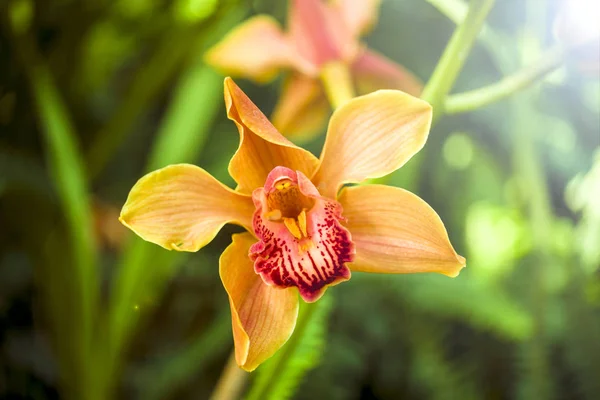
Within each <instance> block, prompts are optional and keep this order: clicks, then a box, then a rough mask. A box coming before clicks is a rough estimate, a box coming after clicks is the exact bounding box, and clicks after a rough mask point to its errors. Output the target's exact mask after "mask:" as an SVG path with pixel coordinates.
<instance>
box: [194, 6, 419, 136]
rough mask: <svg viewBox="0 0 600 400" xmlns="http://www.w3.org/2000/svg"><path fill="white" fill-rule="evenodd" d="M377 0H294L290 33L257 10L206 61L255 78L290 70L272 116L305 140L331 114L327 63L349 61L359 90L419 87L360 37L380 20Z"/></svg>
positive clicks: (412, 89) (282, 127)
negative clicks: (325, 78)
mask: <svg viewBox="0 0 600 400" xmlns="http://www.w3.org/2000/svg"><path fill="white" fill-rule="evenodd" d="M379 3H380V1H379V0H334V1H331V2H323V1H321V0H292V2H291V5H290V11H289V18H288V27H287V28H288V29H287V32H284V31H282V29H281V27H280V26H279V24H278V22H277V21H275V19H273V18H272V17H271V16H268V15H258V16H255V17H252V18H250V19H248V20H247V21H245V22H244V23H242V24H241V25H239V26H238V27H236V28H235V29H234V30H232V31H231V32H230V33H229V34H228V35H227V36H226V37H225V38H224V39H223V40H222V41H221V42H220V43H218V44H217V45H216V46H215V47H213V48H212V49H210V50H209V51H208V52H207V54H206V60H207V62H208V63H209V64H210V65H212V66H214V67H215V68H217V69H218V70H220V71H222V72H223V73H225V74H230V75H234V76H240V77H245V78H249V79H252V80H254V81H256V82H267V81H270V80H271V79H273V78H274V77H275V76H276V75H277V74H278V73H279V71H280V70H282V69H286V70H290V71H291V73H290V75H289V76H287V77H286V79H285V82H284V85H283V92H282V94H281V96H280V98H279V102H278V103H277V105H276V106H275V110H274V111H273V114H272V116H271V120H272V121H273V124H274V125H275V127H276V128H277V129H278V130H279V131H280V132H282V133H283V134H284V135H285V136H287V137H294V138H296V139H304V140H306V139H309V138H311V137H313V136H314V135H315V134H318V133H319V132H321V131H322V130H323V127H324V126H325V123H326V122H327V118H328V117H329V115H330V106H329V104H328V100H327V97H326V92H325V90H324V87H323V84H322V82H321V79H320V78H321V77H322V75H323V72H324V71H325V70H326V69H327V68H328V67H329V66H332V65H336V64H337V65H339V64H342V65H344V68H347V69H348V70H349V73H350V75H351V81H350V82H349V83H351V84H353V85H354V87H355V88H356V91H357V92H358V94H366V93H370V92H372V91H375V90H377V89H398V90H402V91H404V92H407V93H409V94H411V95H414V96H418V95H419V94H420V92H421V89H422V84H421V82H420V81H419V79H418V78H416V77H415V76H414V75H413V74H412V73H411V72H409V71H408V70H406V69H405V68H404V67H402V66H400V65H398V64H396V63H395V62H393V61H391V60H389V59H388V58H386V57H384V56H383V55H381V54H379V53H377V52H375V51H373V50H370V49H368V48H367V47H366V46H365V45H364V44H362V43H361V42H360V41H359V38H360V36H361V35H362V34H364V33H365V32H366V31H368V30H369V29H370V28H371V27H372V26H373V25H374V24H375V23H376V20H377V12H378V9H379ZM332 84H333V85H335V84H336V82H332ZM336 106H337V105H336Z"/></svg>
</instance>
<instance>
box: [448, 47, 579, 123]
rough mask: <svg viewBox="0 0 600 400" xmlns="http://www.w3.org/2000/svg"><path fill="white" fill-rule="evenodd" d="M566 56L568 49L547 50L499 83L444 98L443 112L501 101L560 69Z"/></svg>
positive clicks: (465, 110)
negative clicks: (537, 58)
mask: <svg viewBox="0 0 600 400" xmlns="http://www.w3.org/2000/svg"><path fill="white" fill-rule="evenodd" d="M567 54H568V49H566V48H563V47H557V48H554V49H552V50H549V51H548V52H547V53H546V54H545V55H543V56H542V57H541V58H540V60H538V62H537V63H535V64H533V65H530V66H528V67H525V68H523V69H522V70H520V71H518V72H515V73H514V74H512V75H509V76H507V77H505V78H503V79H502V80H500V81H499V82H496V83H493V84H491V85H488V86H485V87H482V88H479V89H475V90H471V91H468V92H464V93H458V94H455V95H451V96H449V97H448V98H446V102H445V106H444V110H445V112H446V113H447V114H457V113H462V112H467V111H472V110H475V109H477V108H481V107H484V106H487V105H488V104H491V103H494V102H497V101H499V100H502V99H504V98H506V97H508V96H510V95H512V94H513V93H515V92H517V91H519V90H522V89H524V88H526V87H528V86H530V85H532V84H533V83H535V82H536V81H537V80H538V79H539V78H542V77H543V76H544V75H546V74H547V73H549V72H551V71H553V70H555V69H556V68H558V67H560V66H561V65H562V63H563V61H564V60H565V57H566V55H567Z"/></svg>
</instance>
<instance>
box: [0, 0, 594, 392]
mask: <svg viewBox="0 0 600 400" xmlns="http://www.w3.org/2000/svg"><path fill="white" fill-rule="evenodd" d="M575 3H577V4H578V6H579V7H580V8H579V9H577V13H576V14H575V15H579V16H580V18H581V19H575V20H574V21H575V22H573V21H571V23H572V24H573V23H574V25H568V24H567V25H566V27H565V26H562V29H556V26H557V22H556V19H557V18H558V17H560V16H561V15H565V11H564V8H563V7H567V6H570V4H572V5H574V4H575ZM466 5H467V3H466V2H464V1H460V0H447V1H442V0H383V1H382V5H381V10H380V19H379V23H378V25H377V26H376V27H374V29H373V31H372V32H371V33H370V34H369V35H368V36H367V37H366V38H365V41H366V42H367V43H368V44H369V46H370V47H371V48H373V49H376V50H378V51H379V52H381V53H383V54H385V55H387V56H388V57H389V58H391V59H393V60H395V61H397V62H399V63H401V64H403V65H404V66H405V67H407V68H409V69H410V70H411V71H413V72H414V73H415V74H416V75H417V76H419V77H420V78H421V79H422V80H423V81H424V82H426V81H427V79H428V78H429V76H430V75H431V73H432V71H433V70H434V68H435V66H436V63H437V61H438V59H439V58H440V55H441V54H442V52H443V50H444V48H445V46H446V44H447V42H448V40H449V38H450V36H451V35H452V32H453V31H454V28H455V26H456V25H455V23H456V21H457V20H458V18H459V17H458V16H460V15H461V12H464V9H465V6H466ZM594 7H597V4H596V2H595V1H592V0H589V1H579V2H577V1H562V0H527V1H522V0H503V1H497V2H496V4H495V6H494V8H493V9H492V11H491V13H490V15H489V17H488V19H487V22H486V26H485V28H484V30H483V31H482V34H480V36H479V39H478V41H477V42H476V44H475V47H474V49H473V51H472V52H471V54H470V55H469V57H468V60H467V62H466V64H465V67H464V70H463V71H462V73H461V74H460V76H459V78H458V80H457V82H456V85H455V86H454V89H453V93H458V92H462V91H465V90H471V89H476V88H478V87H481V86H483V85H486V84H490V83H493V82H496V81H498V80H499V79H500V78H502V77H503V76H505V75H508V74H510V73H512V72H515V71H518V70H519V69H520V68H522V67H523V66H526V65H530V64H534V63H535V62H536V60H538V59H539V57H540V55H541V54H542V53H543V52H544V51H545V50H546V49H550V48H553V47H554V46H556V45H558V44H560V42H561V41H563V42H564V41H568V40H569V34H570V33H572V32H575V31H577V29H584V28H586V27H589V26H591V27H592V28H591V29H598V26H599V25H600V20H599V19H594V18H591V19H590V18H588V17H589V16H590V15H592V16H594V15H598V14H597V10H596V11H594V10H593V8H594ZM286 9H287V2H284V1H280V0H255V1H250V0H248V1H245V0H239V1H233V0H230V1H217V0H213V1H208V0H1V1H0V17H1V20H0V27H1V28H2V29H1V30H0V398H3V399H58V398H71V399H105V398H122V399H125V398H127V399H129V398H132V399H134V398H138V399H204V398H208V397H209V396H210V393H211V391H212V390H213V389H214V387H215V385H216V382H217V380H218V377H219V375H220V373H221V370H222V369H223V366H224V365H225V364H226V362H227V359H228V357H229V353H230V352H231V349H232V338H231V321H230V315H229V306H228V301H227V296H226V294H225V291H224V290H223V288H222V285H221V282H220V279H219V276H218V257H219V255H220V254H221V252H222V251H223V250H224V249H225V247H226V246H227V245H228V244H229V243H230V240H231V239H230V236H231V234H232V233H234V232H239V231H240V228H237V227H234V226H226V227H225V228H224V229H223V230H222V231H221V233H220V234H219V235H218V236H217V238H216V239H215V240H214V241H213V242H212V243H211V244H210V245H209V246H207V247H206V248H204V249H203V250H201V251H200V252H198V253H195V254H174V253H172V252H168V251H165V250H163V249H161V248H159V247H158V246H154V245H151V244H147V243H145V242H143V241H142V240H141V239H138V238H137V237H134V235H133V234H132V233H131V232H129V231H127V230H125V228H123V227H122V226H121V225H120V223H119V222H118V220H117V218H118V213H119V210H120V207H121V206H122V204H123V203H124V201H125V199H126V196H127V193H128V191H129V189H130V188H131V187H132V186H133V184H134V183H135V182H136V180H137V179H138V178H140V177H141V176H142V175H143V174H144V173H145V172H148V171H150V170H153V169H156V168H160V167H163V166H165V165H168V164H170V163H176V162H192V163H194V164H197V165H200V166H201V167H203V168H205V169H206V170H208V171H209V172H210V173H212V174H213V175H214V176H216V177H217V178H218V179H220V180H221V181H222V182H225V183H226V184H228V185H230V186H233V181H232V179H231V177H230V176H229V175H228V173H227V164H228V162H229V158H230V157H231V155H232V154H233V152H234V151H235V149H236V148H237V144H238V133H237V130H236V128H235V126H234V124H233V123H231V121H228V120H227V119H226V117H225V112H224V107H223V90H222V79H223V77H222V76H220V75H219V74H218V73H216V72H214V71H213V70H212V69H211V68H210V67H208V66H206V65H204V63H203V54H204V52H205V51H206V49H208V48H209V47H210V46H212V45H214V44H215V43H216V42H217V41H218V40H220V39H221V38H222V37H223V35H224V34H225V33H226V32H228V31H229V30H230V29H231V28H232V27H234V26H235V25H236V24H238V23H239V22H240V21H243V20H245V19H247V18H248V17H250V16H252V15H256V14H270V15H273V16H274V17H275V18H277V19H278V20H279V21H281V22H282V23H284V21H285V18H286ZM594 12H596V14H594ZM453 19H454V20H453ZM586 24H587V25H586ZM590 24H591V25H590ZM599 65H600V49H599V48H598V46H597V45H593V46H588V47H586V48H582V49H579V51H577V52H575V53H570V54H569V56H568V57H566V59H565V60H564V63H563V65H562V66H561V67H560V68H557V69H555V70H554V71H553V72H551V73H549V74H547V75H544V76H543V78H541V79H540V81H539V84H536V85H534V86H531V87H528V88H526V89H524V90H522V91H520V92H518V93H516V94H514V95H512V96H511V97H509V98H507V99H504V100H502V101H499V102H497V103H494V104H491V105H489V106H486V107H484V108H481V109H479V110H476V111H473V112H469V113H463V114H456V115H446V116H442V117H441V118H440V120H439V121H438V123H437V125H436V126H435V127H434V129H433V130H432V132H431V135H430V138H429V141H428V144H427V146H426V147H425V149H424V150H423V154H422V155H421V156H420V158H421V160H420V162H418V163H416V162H409V164H407V165H406V166H405V167H404V168H403V169H402V171H401V172H400V173H398V174H394V175H393V176H392V178H391V179H392V182H391V183H392V184H394V185H397V186H401V187H406V188H408V189H410V190H412V191H414V192H415V193H417V194H419V195H420V196H421V197H422V198H424V199H425V200H426V201H427V202H428V203H429V204H431V205H432V207H433V208H434V209H435V210H436V211H437V212H438V213H439V214H440V216H441V217H442V220H443V221H444V222H445V224H446V227H447V229H448V232H449V235H450V238H451V240H452V242H453V244H454V246H455V248H456V250H457V251H458V253H460V254H462V255H464V256H465V257H466V258H467V262H468V263H467V268H466V269H465V270H463V272H461V274H460V276H459V277H458V278H456V279H449V278H447V277H444V276H441V275H440V276H437V275H435V276H434V275H396V276H392V275H366V274H364V275H363V274H360V273H355V274H354V275H353V277H352V280H351V281H349V282H348V283H344V284H342V285H339V286H336V287H335V288H334V289H331V290H329V291H328V292H327V296H326V297H327V298H328V299H327V300H326V301H327V303H328V306H327V307H326V308H325V311H322V312H321V314H322V315H320V316H319V320H318V321H317V322H315V326H314V327H313V331H312V333H311V335H310V337H309V340H306V343H303V344H302V346H303V347H302V348H301V351H300V352H299V353H298V354H296V358H297V361H298V363H297V365H296V367H294V368H296V370H297V371H295V372H294V373H291V374H287V375H284V376H283V377H281V380H282V381H281V382H280V386H281V384H282V385H283V386H284V387H283V388H279V389H278V390H280V391H279V392H273V391H272V392H271V393H270V394H269V396H270V397H269V396H267V395H264V396H261V395H260V394H257V393H260V390H259V389H256V388H257V387H260V385H261V383H260V380H261V379H262V380H263V382H265V379H267V378H268V377H265V376H264V374H263V376H262V377H261V368H259V369H258V370H257V372H256V373H253V374H252V375H251V376H250V381H249V385H250V386H249V387H250V388H251V389H250V392H251V393H253V396H254V397H253V398H259V399H260V398H275V399H277V398H287V397H289V398H294V399H307V400H308V399H315V398H318V399H400V398H402V399H484V398H485V399H595V398H597V396H598V393H600V379H599V376H598V371H600V272H599V267H600V152H599V150H598V149H599V148H600V79H599V76H598V74H599V72H598V71H599V69H598V68H599ZM237 82H238V84H240V85H241V87H242V88H243V89H244V90H245V91H246V93H247V94H248V95H249V97H250V98H251V99H252V100H253V101H254V102H255V103H256V104H257V105H258V106H259V108H260V109H261V110H263V111H264V112H265V113H269V112H270V111H271V110H272V109H273V106H274V104H275V102H276V100H277V98H278V95H279V91H280V88H281V84H282V78H281V77H279V78H278V79H276V80H275V81H274V82H272V83H270V84H268V85H266V86H258V85H255V84H253V83H251V82H249V81H245V80H242V79H238V80H237ZM322 143H323V136H322V135H321V136H320V137H319V138H317V139H314V140H313V141H311V142H310V143H307V144H306V146H307V148H309V149H310V150H311V151H313V152H315V153H316V154H317V155H318V154H319V151H320V148H321V146H322ZM73 249H75V251H74V250H73ZM89 343H91V345H87V344H89ZM263 386H264V385H263ZM253 390H254V391H253ZM257 390H258V392H257ZM251 397H252V395H251Z"/></svg>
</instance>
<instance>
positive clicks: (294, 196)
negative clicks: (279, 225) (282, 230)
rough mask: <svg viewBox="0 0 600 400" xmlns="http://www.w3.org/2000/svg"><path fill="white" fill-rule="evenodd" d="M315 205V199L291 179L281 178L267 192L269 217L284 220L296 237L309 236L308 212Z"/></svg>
mask: <svg viewBox="0 0 600 400" xmlns="http://www.w3.org/2000/svg"><path fill="white" fill-rule="evenodd" d="M314 205H315V200H314V199H312V198H310V197H308V196H305V195H304V194H302V192H301V191H300V188H299V187H298V185H297V184H295V183H294V182H292V181H291V180H290V179H287V178H284V179H281V180H279V181H277V182H275V184H274V185H273V189H272V190H271V191H270V192H269V193H268V194H267V207H268V211H267V213H266V217H267V219H269V221H273V222H283V223H284V224H285V227H286V228H287V229H288V231H289V232H290V233H291V234H292V235H293V236H294V237H295V238H296V239H302V238H308V232H307V229H306V213H307V212H308V211H310V210H311V209H312V208H313V206H314Z"/></svg>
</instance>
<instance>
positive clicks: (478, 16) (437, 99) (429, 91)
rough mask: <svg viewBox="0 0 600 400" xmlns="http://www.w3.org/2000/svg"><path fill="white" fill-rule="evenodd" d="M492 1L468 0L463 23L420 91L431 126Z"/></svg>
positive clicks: (465, 58) (440, 113)
mask: <svg viewBox="0 0 600 400" xmlns="http://www.w3.org/2000/svg"><path fill="white" fill-rule="evenodd" d="M494 1H495V0H471V2H470V5H469V11H468V12H467V16H466V17H465V20H464V21H463V22H462V24H460V25H459V26H458V27H457V29H456V30H455V31H454V34H453V35H452V37H451V38H450V42H449V43H448V45H447V46H446V49H445V50H444V53H443V54H442V57H441V58H440V61H439V62H438V64H437V66H436V67H435V70H434V71H433V75H432V76H431V78H430V79H429V82H427V85H425V88H424V89H423V94H422V95H421V98H422V99H423V100H426V101H428V102H429V103H431V105H432V106H433V120H434V123H435V121H436V120H437V119H438V118H439V117H440V116H441V115H442V113H443V111H444V107H443V106H444V99H445V98H446V96H447V95H448V93H449V92H450V90H452V87H453V86H454V82H455V81H456V78H458V74H459V73H460V71H461V70H462V68H463V66H464V64H465V61H466V60H467V56H468V55H469V52H470V51H471V48H472V47H473V44H474V43H475V39H476V38H477V34H478V33H479V31H480V30H481V27H482V26H483V23H484V22H485V18H486V17H487V15H488V13H489V12H490V10H491V9H492V6H493V5H494Z"/></svg>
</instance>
